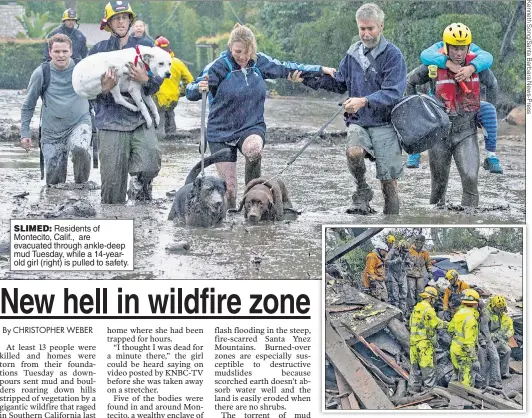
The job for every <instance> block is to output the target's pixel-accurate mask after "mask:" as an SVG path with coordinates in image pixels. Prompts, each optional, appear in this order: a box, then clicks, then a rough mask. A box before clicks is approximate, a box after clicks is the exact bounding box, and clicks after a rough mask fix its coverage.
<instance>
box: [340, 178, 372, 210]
mask: <svg viewBox="0 0 532 418" xmlns="http://www.w3.org/2000/svg"><path fill="white" fill-rule="evenodd" d="M352 199H353V204H352V205H351V207H349V208H348V209H347V210H346V212H347V213H350V214H358V215H369V214H370V213H375V210H373V209H372V208H371V206H370V205H369V202H371V199H373V190H371V189H370V187H369V186H368V185H367V184H365V187H358V188H357V191H356V192H355V193H353V197H352Z"/></svg>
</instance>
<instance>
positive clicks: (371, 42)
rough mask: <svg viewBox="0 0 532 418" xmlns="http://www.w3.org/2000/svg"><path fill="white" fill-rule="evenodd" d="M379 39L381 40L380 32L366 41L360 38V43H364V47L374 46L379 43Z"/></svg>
mask: <svg viewBox="0 0 532 418" xmlns="http://www.w3.org/2000/svg"><path fill="white" fill-rule="evenodd" d="M380 40H381V35H380V34H379V35H378V36H376V37H375V38H372V39H370V40H367V41H366V40H364V39H361V41H362V43H363V44H364V46H365V47H366V48H374V47H376V46H377V45H378V44H379V42H380Z"/></svg>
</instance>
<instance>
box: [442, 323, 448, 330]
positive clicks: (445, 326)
mask: <svg viewBox="0 0 532 418" xmlns="http://www.w3.org/2000/svg"><path fill="white" fill-rule="evenodd" d="M448 326H449V322H447V321H443V327H444V328H445V329H447V327H448Z"/></svg>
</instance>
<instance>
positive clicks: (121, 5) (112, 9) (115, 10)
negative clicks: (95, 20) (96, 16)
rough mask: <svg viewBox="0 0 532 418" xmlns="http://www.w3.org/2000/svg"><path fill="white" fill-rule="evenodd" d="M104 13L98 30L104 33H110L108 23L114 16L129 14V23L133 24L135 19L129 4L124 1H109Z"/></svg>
mask: <svg viewBox="0 0 532 418" xmlns="http://www.w3.org/2000/svg"><path fill="white" fill-rule="evenodd" d="M104 13H105V15H104V17H103V19H102V22H101V25H100V30H105V31H106V32H111V28H110V27H109V25H108V23H109V21H110V20H111V18H112V17H114V16H116V15H117V14H120V13H129V15H130V16H131V22H130V23H133V21H134V20H135V18H136V17H137V15H136V14H135V12H134V11H133V9H132V8H131V4H129V2H128V1H125V0H123V1H120V0H117V1H110V2H109V3H107V5H106V6H105V9H104Z"/></svg>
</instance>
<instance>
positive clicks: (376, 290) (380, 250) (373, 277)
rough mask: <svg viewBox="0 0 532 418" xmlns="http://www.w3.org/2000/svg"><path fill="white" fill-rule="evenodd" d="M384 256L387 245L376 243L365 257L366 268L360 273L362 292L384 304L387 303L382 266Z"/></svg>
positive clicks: (383, 268)
mask: <svg viewBox="0 0 532 418" xmlns="http://www.w3.org/2000/svg"><path fill="white" fill-rule="evenodd" d="M386 254H387V245H386V244H384V243H383V242H378V243H377V244H376V245H375V250H374V251H372V252H370V253H369V254H368V255H367V256H366V268H365V269H364V272H363V273H362V287H363V291H365V292H366V293H369V294H370V295H371V296H373V297H374V298H375V299H378V300H382V301H384V302H388V290H387V289H386V282H385V279H386V276H385V265H384V261H385V259H386Z"/></svg>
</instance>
